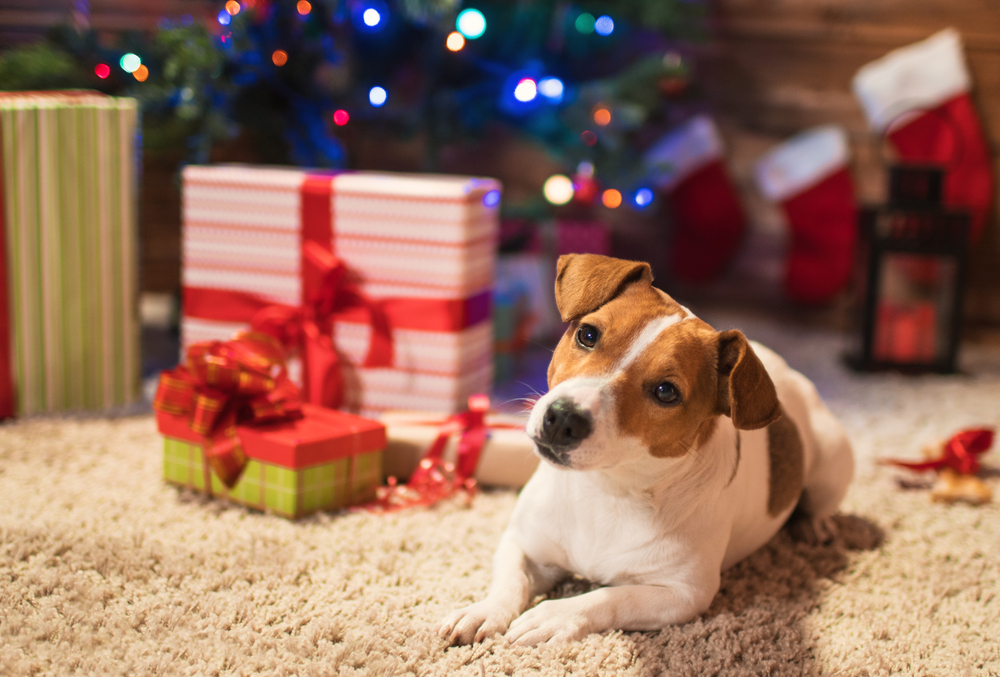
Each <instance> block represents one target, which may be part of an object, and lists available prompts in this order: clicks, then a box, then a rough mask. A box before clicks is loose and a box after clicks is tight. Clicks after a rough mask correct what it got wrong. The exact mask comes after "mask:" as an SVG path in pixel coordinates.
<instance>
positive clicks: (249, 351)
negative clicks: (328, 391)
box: [153, 332, 302, 488]
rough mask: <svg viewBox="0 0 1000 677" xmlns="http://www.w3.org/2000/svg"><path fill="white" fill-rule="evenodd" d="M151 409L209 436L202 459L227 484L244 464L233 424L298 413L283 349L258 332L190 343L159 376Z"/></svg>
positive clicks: (298, 403)
mask: <svg viewBox="0 0 1000 677" xmlns="http://www.w3.org/2000/svg"><path fill="white" fill-rule="evenodd" d="M153 408H154V409H156V410H158V411H162V412H165V413H167V414H173V415H176V416H186V417H187V418H188V425H189V426H190V427H191V430H193V431H194V432H196V433H198V434H199V435H202V436H204V437H206V438H208V439H209V440H210V444H208V445H206V448H205V450H204V453H205V459H206V460H207V461H208V463H209V464H210V465H211V466H212V469H213V470H215V474H216V475H218V477H219V479H220V480H222V482H223V483H224V484H225V485H226V486H227V487H230V488H232V487H233V486H234V485H235V484H236V482H237V480H239V477H240V474H241V473H242V472H243V468H244V467H245V466H246V463H247V456H246V453H244V451H243V445H242V444H241V443H240V439H239V435H238V434H237V431H236V426H237V424H246V423H270V422H273V421H281V420H289V419H293V418H300V417H301V416H302V402H301V397H300V392H299V388H298V386H296V385H295V384H294V383H292V382H291V381H290V380H289V379H288V368H287V366H286V365H285V356H284V351H283V350H282V348H281V346H280V345H279V344H278V342H277V341H276V340H275V339H274V338H273V337H271V336H269V335H267V334H262V333H259V332H246V333H243V334H240V335H238V336H237V337H236V338H234V339H233V340H231V341H225V342H223V341H205V342H202V343H196V344H194V345H192V346H191V347H190V348H188V352H187V364H185V365H182V366H179V367H177V368H176V369H171V370H169V371H165V372H163V373H162V374H161V375H160V384H159V387H158V388H157V391H156V398H155V399H154V400H153Z"/></svg>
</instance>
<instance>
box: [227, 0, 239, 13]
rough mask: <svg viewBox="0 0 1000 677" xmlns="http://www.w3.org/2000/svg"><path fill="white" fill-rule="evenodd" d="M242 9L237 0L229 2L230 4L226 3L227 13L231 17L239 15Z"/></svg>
mask: <svg viewBox="0 0 1000 677" xmlns="http://www.w3.org/2000/svg"><path fill="white" fill-rule="evenodd" d="M241 9H242V7H240V3H238V2H236V0H229V2H227V3H226V11H227V12H229V14H230V15H231V16H236V15H237V14H239V13H240V10H241Z"/></svg>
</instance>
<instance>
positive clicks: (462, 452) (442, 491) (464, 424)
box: [362, 395, 518, 512]
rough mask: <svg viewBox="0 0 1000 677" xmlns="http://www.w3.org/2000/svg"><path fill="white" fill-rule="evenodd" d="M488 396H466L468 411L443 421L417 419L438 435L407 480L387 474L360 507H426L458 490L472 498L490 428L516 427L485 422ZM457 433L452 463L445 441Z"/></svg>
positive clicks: (377, 509)
mask: <svg viewBox="0 0 1000 677" xmlns="http://www.w3.org/2000/svg"><path fill="white" fill-rule="evenodd" d="M489 409H490V399H489V398H488V397H487V396H486V395H473V396H471V397H470V398H469V410H468V411H466V412H463V413H461V414H455V415H453V416H449V417H448V418H446V419H444V420H437V421H420V422H417V423H415V425H437V426H440V432H438V436H437V438H435V440H434V442H433V443H431V446H430V447H429V448H428V449H427V452H426V453H425V454H424V457H423V458H422V459H421V460H420V464H419V465H418V466H417V469H416V470H414V471H413V474H412V475H411V476H410V479H409V481H407V483H406V484H403V485H400V484H398V483H397V482H396V478H395V477H390V478H389V480H388V486H384V487H379V488H378V489H377V490H376V499H375V500H374V501H373V502H372V503H369V504H367V505H365V506H362V508H363V509H365V510H369V511H371V512H395V511H397V510H405V509H406V508H414V507H418V506H419V507H427V506H431V505H434V504H435V503H438V502H440V501H443V500H444V499H446V498H450V497H451V496H454V495H455V494H458V493H460V492H465V494H466V497H467V500H470V501H471V500H472V497H473V496H475V494H476V491H477V490H478V485H477V483H476V480H475V478H474V477H473V475H475V472H476V466H477V465H479V456H480V454H481V453H482V450H483V445H485V444H486V439H487V438H488V437H489V431H490V430H491V429H496V430H499V429H517V428H518V426H516V425H512V424H509V423H499V424H497V423H494V424H488V423H486V414H487V412H488V411H489ZM453 435H459V436H460V437H459V439H458V457H457V459H456V462H455V463H448V462H446V461H445V460H444V450H445V447H446V446H447V445H448V440H449V439H450V438H451V437H452V436H453Z"/></svg>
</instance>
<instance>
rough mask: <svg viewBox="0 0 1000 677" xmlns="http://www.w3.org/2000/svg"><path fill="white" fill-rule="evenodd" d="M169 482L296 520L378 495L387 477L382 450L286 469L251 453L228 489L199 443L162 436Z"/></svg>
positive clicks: (165, 477) (164, 467)
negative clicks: (250, 456) (384, 477)
mask: <svg viewBox="0 0 1000 677" xmlns="http://www.w3.org/2000/svg"><path fill="white" fill-rule="evenodd" d="M163 477H164V479H166V481H167V482H169V483H171V484H176V485H179V486H182V487H188V488H190V489H194V490H196V491H199V492H204V493H209V494H211V495H212V496H219V497H223V498H228V499H229V500H231V501H233V502H235V503H239V504H241V505H246V506H249V507H251V508H257V509H258V510H263V511H265V512H272V513H276V514H278V515H281V516H282V517H288V518H291V519H297V518H299V517H304V516H305V515H308V514H310V513H314V512H317V511H320V510H335V509H337V508H342V507H344V506H348V505H352V504H356V503H364V502H367V501H370V500H372V499H374V498H375V488H376V487H377V486H378V485H379V483H380V482H381V481H382V450H381V449H379V450H378V451H372V452H368V453H364V454H358V455H352V456H348V457H346V458H339V459H336V460H333V461H330V462H327V463H320V464H317V465H313V466H308V467H304V468H286V467H283V466H280V465H275V464H272V463H267V462H263V461H260V460H258V459H253V458H251V459H250V460H249V461H248V462H247V465H246V467H245V468H244V469H243V474H241V475H240V479H239V481H238V482H237V483H236V485H235V486H233V488H232V489H227V488H226V486H225V485H224V484H223V483H222V481H221V480H219V478H218V477H217V476H216V475H215V473H214V472H213V471H212V470H211V469H210V466H209V465H208V464H207V463H204V461H203V458H202V448H201V445H200V444H197V443H192V442H187V441H184V440H179V439H176V438H172V437H164V438H163Z"/></svg>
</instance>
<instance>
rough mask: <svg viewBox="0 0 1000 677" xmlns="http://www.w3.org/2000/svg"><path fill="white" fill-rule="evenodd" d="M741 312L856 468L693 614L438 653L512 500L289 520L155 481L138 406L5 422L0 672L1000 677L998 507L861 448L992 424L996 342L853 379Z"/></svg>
mask: <svg viewBox="0 0 1000 677" xmlns="http://www.w3.org/2000/svg"><path fill="white" fill-rule="evenodd" d="M737 324H742V325H743V326H744V327H746V328H747V329H748V333H749V334H750V335H751V336H752V337H755V338H761V339H762V340H763V341H764V342H766V343H771V344H772V345H775V346H776V347H778V348H779V350H781V351H782V352H784V353H785V355H786V357H787V358H788V359H789V361H790V362H791V363H792V364H793V365H794V366H798V367H799V368H801V369H803V370H804V371H806V373H807V374H809V375H810V376H812V377H813V378H814V379H815V380H816V381H817V383H818V384H819V385H820V388H821V390H822V391H823V393H824V395H825V396H826V397H827V398H828V401H829V402H830V404H831V406H832V407H833V408H834V410H835V411H836V412H837V413H838V414H839V415H840V416H841V417H842V420H843V421H844V422H845V424H846V426H847V427H848V430H849V432H850V433H851V435H852V438H853V440H854V442H855V445H856V449H857V454H858V456H859V461H860V463H859V471H858V477H857V480H856V482H855V484H854V485H853V488H852V490H851V492H850V494H849V496H848V499H847V501H846V504H845V505H844V506H843V507H844V513H845V515H844V516H843V517H842V518H841V519H840V526H841V531H842V536H843V538H842V541H841V542H840V543H838V544H836V545H834V546H831V547H809V546H806V545H804V544H802V543H798V542H796V541H794V540H793V539H791V538H790V537H789V536H788V534H787V533H785V532H782V533H780V534H779V535H778V536H777V537H776V538H775V539H774V540H773V542H772V543H770V544H769V545H768V546H767V547H765V548H764V549H763V550H761V551H759V552H758V553H756V554H754V555H753V556H751V557H750V558H749V559H747V560H746V561H744V562H743V563H741V564H740V565H738V566H737V567H735V568H734V569H732V570H730V571H729V572H727V573H726V574H725V576H724V577H723V588H722V591H721V592H720V594H719V595H718V596H717V598H716V600H715V602H714V604H713V605H712V608H711V609H710V610H709V611H708V613H706V614H705V615H704V616H702V617H701V618H699V619H698V620H696V621H694V622H692V623H689V624H687V625H684V626H681V627H672V628H667V629H665V630H663V631H661V632H653V633H623V632H615V633H611V634H607V635H592V636H590V637H588V638H586V639H585V640H583V641H581V642H577V643H572V644H568V645H563V646H541V647H537V648H512V647H509V646H506V645H504V644H503V643H501V642H499V641H488V642H486V643H483V644H480V645H476V646H472V647H457V648H448V647H446V646H445V645H444V643H443V641H442V640H441V639H439V638H438V637H437V636H436V635H434V634H433V631H432V628H433V627H434V625H435V624H436V623H437V622H438V621H439V620H440V619H441V618H442V617H443V616H444V615H445V614H446V613H447V612H448V611H450V610H451V609H452V608H454V607H456V606H459V605H464V604H466V603H469V602H471V601H473V600H476V599H479V598H480V597H481V596H482V595H483V594H484V592H485V590H486V588H487V584H488V580H489V561H490V556H491V554H492V551H493V548H494V546H495V544H496V542H497V539H498V536H499V534H500V531H501V530H502V529H503V526H504V523H505V520H506V519H507V516H508V515H509V513H510V511H511V509H512V507H513V505H514V500H515V496H514V494H513V493H511V492H487V493H484V494H481V495H480V496H478V497H477V498H476V500H475V503H474V505H473V507H472V508H471V509H463V508H462V507H460V506H457V505H448V506H442V507H439V508H437V509H433V510H429V511H413V512H409V513H403V514H397V515H392V516H374V515H365V514H336V515H324V516H319V517H315V518H312V519H307V520H304V521H301V522H299V523H291V522H287V521H285V520H283V519H280V518H276V517H270V516H267V515H262V514H258V513H253V512H249V511H247V510H244V509H241V508H238V507H229V506H226V505H224V504H220V503H217V502H214V501H210V500H205V499H202V498H201V497H198V496H196V495H193V494H191V493H187V492H179V491H178V490H176V489H173V488H170V487H168V486H165V485H164V484H163V482H162V481H161V466H160V447H159V444H158V438H157V435H156V432H155V429H154V426H153V422H152V420H151V418H150V417H148V416H138V417H124V418H118V419H112V420H108V419H35V420H27V421H23V422H19V423H15V424H10V425H5V426H0V500H2V507H0V674H3V675H29V674H30V675H33V674H55V675H69V674H83V675H119V674H121V675H124V674H129V675H146V674H157V675H174V674H176V675H186V674H192V675H195V674H197V675H215V674H239V675H242V674H255V673H256V674H268V675H272V674H273V675H286V674H288V675H292V674H295V675H354V674H372V675H397V674H414V675H453V674H455V675H471V676H473V677H479V676H482V675H500V674H508V675H509V674H540V675H564V674H581V675H597V674H609V675H658V674H670V675H693V676H701V675H730V674H732V675H738V674H746V675H765V674H769V675H801V674H845V675H890V674H903V675H925V674H926V675H980V674H982V675H996V674H1000V641H998V639H997V638H998V637H1000V598H998V597H997V593H998V587H997V582H998V580H1000V506H998V504H997V503H993V504H991V505H987V506H984V507H979V508H974V507H968V506H963V505H957V506H951V507H948V506H943V505H934V504H931V503H930V501H929V500H928V495H927V492H926V491H922V490H913V489H911V490H903V489H901V488H900V487H899V486H898V485H897V484H896V482H895V477H896V476H897V473H896V471H893V470H889V469H886V468H883V467H879V466H876V465H875V464H874V463H873V462H872V459H873V458H875V457H878V456H888V455H895V456H904V455H905V456H910V457H915V456H919V450H920V448H921V446H922V445H924V444H925V443H928V442H931V441H933V440H935V439H939V438H942V437H945V436H947V435H949V434H950V433H952V432H954V431H956V430H958V429H959V428H961V427H963V426H970V425H984V424H986V425H997V424H998V423H1000V359H998V358H997V355H996V353H995V352H993V353H990V352H988V351H978V352H977V351H975V350H972V351H968V353H967V358H968V359H967V360H966V367H967V369H969V370H970V371H971V373H972V374H973V375H972V376H959V377H948V378H942V377H923V378H918V379H906V378H902V377H899V376H868V377H857V376H851V375H848V374H846V373H844V372H843V371H842V370H841V369H840V368H839V367H838V366H837V365H836V359H835V358H836V356H837V354H838V353H839V350H840V344H839V341H838V339H836V338H835V337H831V336H830V335H829V334H824V333H822V332H815V331H811V330H802V329H799V330H796V331H795V332H794V333H793V334H792V335H791V336H790V335H789V330H788V329H787V328H786V329H784V330H781V331H778V330H777V329H775V328H772V327H771V326H770V325H766V324H760V326H756V327H754V326H749V327H748V326H747V325H753V323H752V322H750V321H744V322H742V323H737ZM987 463H988V464H989V465H991V466H992V467H994V468H996V467H997V466H998V465H1000V460H998V455H997V454H996V453H994V454H992V455H991V457H989V458H988V459H987ZM989 482H990V484H991V486H992V488H993V490H994V492H995V493H998V494H1000V486H998V484H1000V482H998V480H997V478H996V476H995V475H994V476H992V477H990V478H989ZM585 587H586V584H585V583H583V582H579V581H574V582H569V583H567V584H566V585H564V586H563V587H562V588H560V589H559V590H558V591H557V592H556V594H571V593H574V592H578V591H580V590H582V589H584V588H585Z"/></svg>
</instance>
